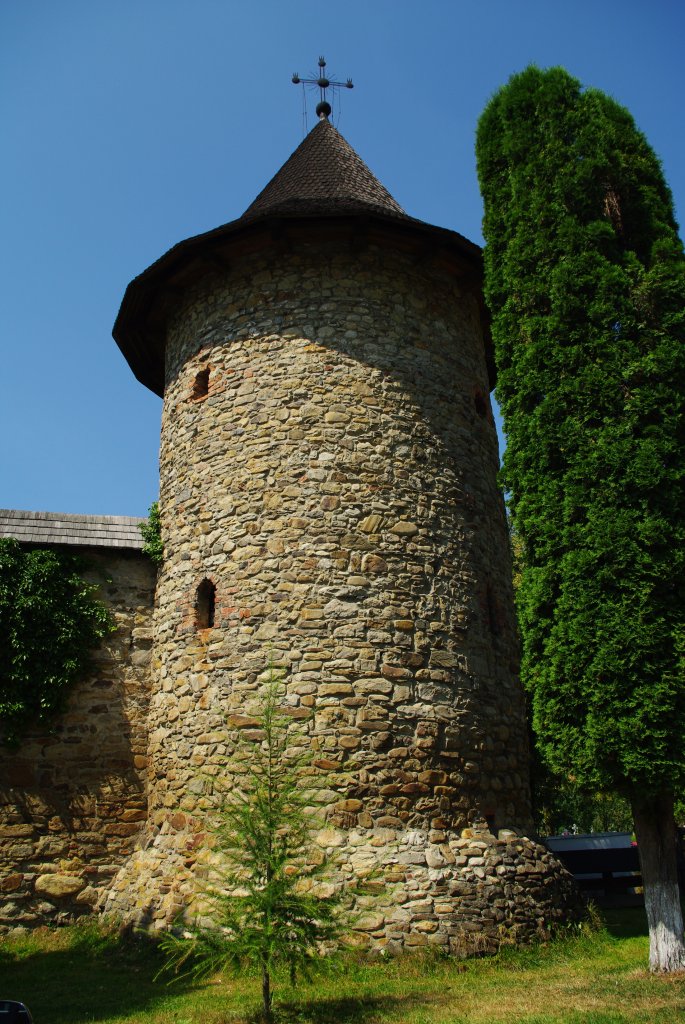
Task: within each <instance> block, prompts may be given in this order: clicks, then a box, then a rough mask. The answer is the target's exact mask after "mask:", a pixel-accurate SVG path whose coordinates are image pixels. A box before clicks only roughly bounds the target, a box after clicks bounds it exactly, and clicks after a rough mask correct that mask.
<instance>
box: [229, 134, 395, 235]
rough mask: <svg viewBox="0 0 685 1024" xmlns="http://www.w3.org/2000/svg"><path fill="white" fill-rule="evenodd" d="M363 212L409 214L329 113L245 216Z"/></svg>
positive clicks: (247, 217)
mask: <svg viewBox="0 0 685 1024" xmlns="http://www.w3.org/2000/svg"><path fill="white" fill-rule="evenodd" d="M364 212H366V213H372V212H373V213H384V214H391V215H394V216H396V217H406V214H405V212H404V210H403V209H402V207H401V206H400V204H399V203H398V202H396V201H395V200H394V199H393V197H392V196H391V195H390V193H389V192H388V190H387V189H386V188H384V187H383V185H381V183H380V181H378V179H377V178H376V177H374V175H373V174H372V173H371V171H370V170H369V168H368V167H367V166H366V164H365V163H364V161H363V160H362V159H361V157H359V156H357V154H356V153H355V151H354V150H353V149H352V147H351V146H350V144H349V143H348V142H347V141H346V140H345V139H344V138H343V137H342V135H341V134H340V132H339V131H338V130H337V129H336V128H334V127H333V125H332V124H331V123H330V121H329V120H328V119H327V118H325V117H324V118H322V119H321V120H320V121H319V123H318V124H317V125H315V126H314V128H312V130H311V131H310V132H309V134H308V135H307V136H306V138H305V139H304V140H303V141H302V142H301V143H300V145H299V146H298V147H297V149H296V150H295V152H294V153H293V154H292V156H290V157H289V158H288V159H287V160H286V162H285V163H284V164H283V166H282V167H281V169H280V171H278V172H277V173H276V174H275V175H274V177H273V178H272V179H271V181H270V182H269V184H268V185H267V186H266V188H264V189H262V191H261V192H260V193H259V195H258V196H257V198H256V199H255V201H254V202H253V203H252V204H251V205H250V206H248V208H247V210H246V211H245V213H244V214H243V216H242V217H241V218H240V219H241V220H248V219H250V220H251V219H252V218H255V217H264V216H269V215H271V214H305V215H306V214H318V215H325V214H326V213H364Z"/></svg>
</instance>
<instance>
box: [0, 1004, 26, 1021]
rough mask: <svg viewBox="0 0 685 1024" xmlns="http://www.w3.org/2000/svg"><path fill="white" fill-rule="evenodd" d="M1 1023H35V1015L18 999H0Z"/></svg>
mask: <svg viewBox="0 0 685 1024" xmlns="http://www.w3.org/2000/svg"><path fill="white" fill-rule="evenodd" d="M0 1024H33V1017H32V1016H31V1014H30V1013H29V1008H28V1006H24V1004H23V1003H18V1002H17V1001H16V999H0Z"/></svg>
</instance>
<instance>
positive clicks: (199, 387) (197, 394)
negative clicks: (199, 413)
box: [190, 366, 209, 402]
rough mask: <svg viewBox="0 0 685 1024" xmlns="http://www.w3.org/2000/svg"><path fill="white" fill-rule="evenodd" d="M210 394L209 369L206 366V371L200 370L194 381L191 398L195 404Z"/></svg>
mask: <svg viewBox="0 0 685 1024" xmlns="http://www.w3.org/2000/svg"><path fill="white" fill-rule="evenodd" d="M208 394H209V367H208V366H206V367H205V368H204V370H200V372H199V373H198V374H196V376H195V380H194V381H193V390H192V393H191V396H190V397H191V398H192V399H193V401H194V402H197V401H199V400H200V399H202V398H206V397H207V395H208Z"/></svg>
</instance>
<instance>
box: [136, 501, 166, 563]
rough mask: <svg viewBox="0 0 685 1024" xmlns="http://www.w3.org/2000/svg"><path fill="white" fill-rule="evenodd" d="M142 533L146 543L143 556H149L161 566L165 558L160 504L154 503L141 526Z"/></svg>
mask: <svg viewBox="0 0 685 1024" xmlns="http://www.w3.org/2000/svg"><path fill="white" fill-rule="evenodd" d="M140 532H141V534H142V536H143V540H144V541H145V543H144V544H143V554H144V555H147V556H148V558H150V559H151V560H152V561H153V562H154V563H155V565H161V564H162V560H163V558H164V545H163V543H162V523H161V520H160V518H159V502H158V501H153V503H152V504H151V505H150V508H149V509H148V515H147V519H146V520H145V522H144V523H141V524H140Z"/></svg>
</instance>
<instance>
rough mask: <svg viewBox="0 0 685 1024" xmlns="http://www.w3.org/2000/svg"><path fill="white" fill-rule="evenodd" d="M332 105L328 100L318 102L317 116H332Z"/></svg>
mask: <svg viewBox="0 0 685 1024" xmlns="http://www.w3.org/2000/svg"><path fill="white" fill-rule="evenodd" d="M331 110H332V107H331V105H330V103H327V102H326V100H322V101H321V103H317V104H316V114H317V117H330V114H331Z"/></svg>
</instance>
